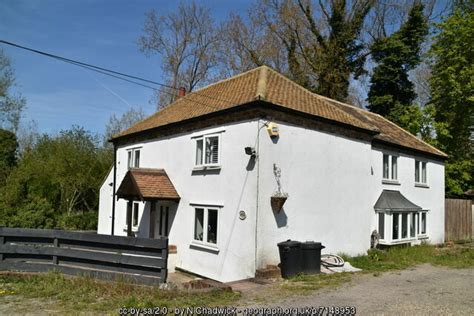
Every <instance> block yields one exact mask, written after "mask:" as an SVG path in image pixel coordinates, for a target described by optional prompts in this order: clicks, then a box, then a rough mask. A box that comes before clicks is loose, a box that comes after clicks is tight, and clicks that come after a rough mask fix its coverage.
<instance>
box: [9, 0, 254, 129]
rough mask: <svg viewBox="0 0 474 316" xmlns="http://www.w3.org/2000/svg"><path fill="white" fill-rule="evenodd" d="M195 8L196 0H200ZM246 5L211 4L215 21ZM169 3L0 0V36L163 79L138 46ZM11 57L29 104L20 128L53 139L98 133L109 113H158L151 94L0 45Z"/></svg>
mask: <svg viewBox="0 0 474 316" xmlns="http://www.w3.org/2000/svg"><path fill="white" fill-rule="evenodd" d="M198 2H199V1H198ZM250 3H251V0H239V1H222V0H221V1H219V0H209V1H206V4H207V5H208V7H209V8H211V11H212V14H213V16H214V18H215V19H216V20H218V21H220V20H223V19H225V18H226V16H227V15H228V14H229V13H230V12H241V13H243V12H245V11H246V10H247V8H248V7H249V5H250ZM178 4H179V2H178V1H170V0H155V1H152V0H138V1H127V0H113V1H112V0H80V1H79V0H41V1H40V0H37V1H35V0H0V34H1V35H0V38H1V39H3V40H6V41H10V42H14V43H17V44H20V45H23V46H27V47H31V48H35V49H38V50H43V51H46V52H50V53H52V54H56V55H60V56H63V57H67V58H71V59H76V60H79V61H83V62H86V63H90V64H94V65H98V66H102V67H104V68H109V69H113V70H116V71H120V72H125V73H129V74H133V75H137V76H139V77H143V78H147V79H151V80H155V81H160V82H161V81H163V78H162V76H161V71H160V66H159V65H160V61H159V59H158V57H157V56H152V57H150V58H147V57H146V56H145V55H144V54H142V53H141V52H140V51H139V50H138V45H137V44H136V42H137V39H138V37H139V36H140V35H141V34H142V26H143V22H144V17H145V13H146V12H147V11H149V10H151V9H155V10H156V12H157V13H158V14H165V13H167V12H170V11H173V10H175V9H176V7H177V6H178ZM0 47H1V48H3V50H4V52H5V53H6V54H7V55H8V56H9V57H10V59H11V61H12V64H13V67H14V70H15V75H16V78H17V84H18V86H17V87H16V88H15V89H16V90H17V91H18V92H21V94H22V95H23V96H24V97H25V98H26V100H27V109H26V110H25V113H24V118H23V120H24V121H25V122H27V121H30V120H35V121H36V122H37V124H38V129H39V131H40V132H47V133H55V132H58V131H59V130H61V129H67V128H70V127H71V126H72V125H74V124H75V125H79V126H83V127H84V128H86V129H88V130H90V131H92V132H96V133H102V132H103V131H104V127H105V124H106V123H107V121H108V119H109V117H110V115H112V114H113V113H116V114H119V115H120V114H122V113H123V112H124V111H126V110H127V109H128V108H130V106H134V107H137V106H138V107H142V108H143V109H144V111H145V112H146V113H147V114H151V113H153V112H154V110H155V108H156V107H155V104H151V103H150V100H151V96H152V91H151V90H149V89H146V88H142V87H139V86H136V85H132V84H129V83H126V82H123V81H120V80H116V79H113V78H110V77H107V76H104V75H101V74H98V73H95V72H90V71H88V70H85V69H82V68H79V67H76V66H72V65H69V64H66V63H63V62H60V61H56V60H54V59H50V58H46V57H42V56H40V55H36V54H33V53H30V52H26V51H23V50H20V49H17V48H13V47H9V46H6V45H0Z"/></svg>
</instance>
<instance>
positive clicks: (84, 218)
mask: <svg viewBox="0 0 474 316" xmlns="http://www.w3.org/2000/svg"><path fill="white" fill-rule="evenodd" d="M97 221H98V213H97V212H84V213H70V214H61V215H60V216H59V217H58V220H57V227H58V228H60V229H66V230H97Z"/></svg>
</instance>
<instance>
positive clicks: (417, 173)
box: [415, 160, 420, 182]
mask: <svg viewBox="0 0 474 316" xmlns="http://www.w3.org/2000/svg"><path fill="white" fill-rule="evenodd" d="M415 182H420V162H419V161H418V160H415Z"/></svg>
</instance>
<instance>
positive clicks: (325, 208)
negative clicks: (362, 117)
mask: <svg viewBox="0 0 474 316" xmlns="http://www.w3.org/2000/svg"><path fill="white" fill-rule="evenodd" d="M261 123H262V122H261ZM278 126H279V130H280V137H279V139H278V141H277V142H273V141H272V140H271V139H270V137H269V135H268V133H267V131H266V130H265V129H263V130H262V133H261V135H260V149H259V151H260V166H259V167H260V190H259V207H258V213H259V224H258V253H259V263H258V266H259V267H263V266H265V265H267V264H277V263H278V262H279V254H278V248H277V243H278V242H281V241H284V240H287V239H293V240H299V241H306V240H313V241H317V242H321V243H322V244H323V245H324V246H325V247H326V249H324V250H323V252H326V253H340V252H344V253H348V254H358V253H363V252H365V251H366V250H367V249H368V248H369V247H370V233H371V216H372V215H373V213H374V212H373V203H372V200H371V199H370V198H371V195H372V192H370V183H371V181H372V179H373V178H374V176H373V175H371V172H370V164H369V161H370V158H371V145H370V143H368V142H363V141H358V140H353V139H348V138H344V137H341V136H336V135H334V134H330V133H325V132H320V131H314V130H309V129H305V128H302V127H297V126H294V125H290V124H286V123H281V122H278ZM274 163H276V164H277V166H278V167H279V168H281V184H282V190H283V191H284V192H286V193H288V195H289V197H288V200H287V201H286V203H285V205H284V210H282V211H281V212H280V213H275V212H274V211H273V210H272V208H271V205H270V196H271V195H272V193H273V192H274V191H275V190H276V188H277V185H276V181H275V177H274V174H273V164H274Z"/></svg>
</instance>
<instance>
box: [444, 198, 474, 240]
mask: <svg viewBox="0 0 474 316" xmlns="http://www.w3.org/2000/svg"><path fill="white" fill-rule="evenodd" d="M472 212H473V211H472V202H471V200H460V199H446V200H445V217H444V231H445V236H444V239H445V240H446V241H461V240H471V239H472V237H473V235H472V234H473V223H472Z"/></svg>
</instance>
